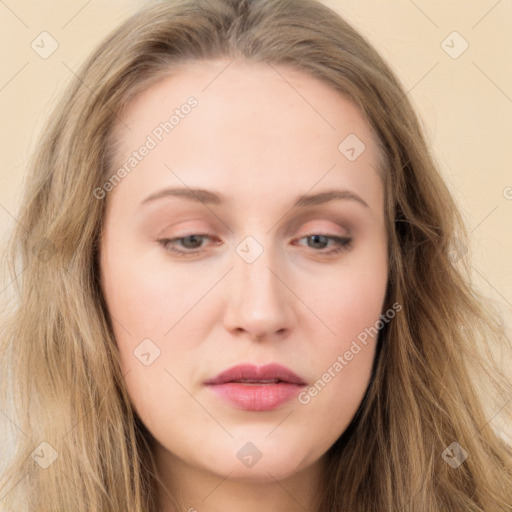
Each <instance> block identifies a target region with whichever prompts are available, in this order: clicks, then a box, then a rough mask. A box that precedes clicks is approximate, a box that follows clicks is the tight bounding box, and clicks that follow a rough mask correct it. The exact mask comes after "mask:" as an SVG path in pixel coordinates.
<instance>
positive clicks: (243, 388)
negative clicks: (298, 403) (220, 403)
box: [208, 382, 303, 411]
mask: <svg viewBox="0 0 512 512" xmlns="http://www.w3.org/2000/svg"><path fill="white" fill-rule="evenodd" d="M208 387H209V388H210V389H211V390H212V391H214V392H215V393H217V394H218V395H220V396H221V397H222V398H223V399H224V400H226V401H227V402H228V403H229V404H231V405H233V406H234V407H236V408H238V409H243V410H246V411H272V410H273V409H277V408H278V407H280V406H281V405H283V404H285V403H286V402H289V401H290V400H291V399H292V398H294V397H295V396H297V394H298V393H299V391H300V389H301V388H302V387H303V386H301V385H297V384H290V383H288V382H280V383H279V384H261V385H260V384H242V383H239V382H227V383H226V384H211V385H209V386H208Z"/></svg>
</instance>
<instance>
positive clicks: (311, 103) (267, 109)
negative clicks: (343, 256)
mask: <svg viewBox="0 0 512 512" xmlns="http://www.w3.org/2000/svg"><path fill="white" fill-rule="evenodd" d="M191 98H193V99H194V101H195V106H194V107H193V108H190V106H187V104H188V105H190V104H191V102H190V101H189V100H190V99H191ZM184 106H187V108H184ZM120 118H121V119H122V121H123V122H122V123H118V124H117V126H116V130H115V137H114V138H115V140H116V141H117V144H118V147H117V151H116V155H115V163H114V166H113V169H112V171H113V172H115V170H116V168H118V167H120V166H122V165H123V164H125V163H126V162H127V161H128V159H130V157H131V155H133V153H134V152H136V151H137V150H138V149H139V148H141V147H142V146H144V145H145V144H146V143H147V142H148V140H151V141H152V143H151V146H154V147H152V149H151V151H149V152H147V153H148V154H147V155H146V156H145V157H144V158H143V159H141V161H139V162H137V163H136V166H135V167H136V168H134V172H131V175H130V181H132V182H133V184H134V185H135V182H136V181H138V182H139V183H138V186H137V187H138V188H139V189H140V190H142V189H144V192H147V193H150V192H152V188H153V189H154V187H155V186H156V185H157V183H158V181H166V180H167V181H168V180H169V179H170V178H171V179H174V180H175V181H176V177H175V176H174V177H173V176H172V175H171V173H170V170H175V171H176V173H177V174H181V175H182V176H185V177H186V180H187V183H189V184H190V185H195V184H198V185H201V186H204V187H205V188H208V187H209V186H210V187H211V188H217V189H218V188H219V185H220V186H221V187H222V186H224V185H226V186H231V187H235V188H236V183H235V181H237V180H238V181H239V182H240V183H239V184H240V186H241V187H242V188H243V189H244V190H250V188H251V186H254V187H255V190H256V189H257V187H258V184H259V183H261V184H262V186H263V184H264V185H265V186H268V184H269V183H271V182H276V183H279V186H280V187H283V185H286V183H287V180H288V179H293V182H294V183H295V184H297V190H298V191H300V190H301V188H302V189H304V190H303V191H304V192H306V190H307V189H309V188H311V186H313V185H314V182H315V181H318V180H322V185H325V186H328V185H334V186H335V185H340V181H339V176H340V175H341V176H343V181H344V183H343V184H344V185H346V186H348V187H350V186H351V185H352V186H355V184H356V183H357V182H359V188H360V189H361V187H362V188H368V187H369V186H370V184H371V183H373V185H372V186H374V185H375V183H374V182H375V178H376V177H378V176H379V174H380V173H381V169H380V165H379V162H380V155H379V152H378V144H377V139H376V137H375V135H374V133H373V130H372V129H371V126H370V124H369V123H368V122H367V121H366V119H365V118H364V116H363V115H362V113H361V112H360V110H359V109H358V108H357V107H356V106H355V105H354V104H353V103H352V102H351V101H350V100H349V99H348V98H347V97H345V96H344V95H343V94H341V93H340V92H339V91H337V90H336V89H334V87H332V86H330V85H329V84H327V83H325V82H323V81H320V80H318V79H317V78H315V77H313V76H310V75H309V74H307V73H305V72H303V71H301V70H298V69H296V68H293V67H290V66H283V65H279V66H278V65H274V64H269V63H254V62H248V61H229V60H211V61H210V60H209V61H192V62H187V63H183V64H182V65H180V67H179V68H178V69H176V70H174V71H173V72H172V74H169V75H168V76H166V77H164V78H162V79H160V80H159V81H157V82H156V83H154V84H153V85H152V86H150V87H149V88H147V89H146V90H144V91H143V92H141V93H139V94H138V95H136V96H135V97H134V98H132V100H131V101H130V102H129V103H128V105H127V107H126V108H125V110H124V111H123V112H122V113H121V114H120ZM354 153H355V156H356V159H354ZM333 167H334V169H335V172H328V171H329V169H331V168H333ZM361 171H364V172H361ZM176 173H175V174H176ZM324 175H325V178H322V176H324ZM157 176H159V178H157ZM181 185H183V183H181ZM146 195H147V194H146Z"/></svg>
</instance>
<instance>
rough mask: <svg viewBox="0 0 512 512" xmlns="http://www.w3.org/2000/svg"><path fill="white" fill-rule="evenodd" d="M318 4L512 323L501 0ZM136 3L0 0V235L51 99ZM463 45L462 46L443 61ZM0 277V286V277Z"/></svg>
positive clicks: (508, 15)
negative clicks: (376, 60) (426, 170)
mask: <svg viewBox="0 0 512 512" xmlns="http://www.w3.org/2000/svg"><path fill="white" fill-rule="evenodd" d="M324 2H325V3H326V4H327V5H329V6H331V7H333V8H334V9H336V10H337V11H339V12H340V13H341V14H342V15H344V16H345V18H346V19H347V20H348V21H350V22H351V23H352V24H353V25H354V26H355V27H356V28H358V29H359V30H360V31H361V32H362V33H363V34H365V35H366V36H367V37H368V38H369V40H370V41H371V42H372V43H373V44H374V45H375V46H376V47H377V49H378V50H379V51H380V52H381V54H382V55H383V56H384V57H385V58H386V59H387V61H388V62H389V63H390V65H391V66H392V67H393V69H394V70H395V71H396V72H397V74H398V75H399V77H400V79H401V80H402V82H403V84H404V86H405V88H406V90H407V91H408V95H409V97H410V98H411V99H412V100H413V102H414V104H415V105H416V108H417V110H418V111H419V114H420V116H421V118H422V119H423V122H424V126H425V131H426V134H427V137H428V139H429V140H430V141H431V145H432V147H433V150H434V152H435V154H436V156H437V159H438V161H439V163H440V166H441V170H442V172H443V174H444V176H445V178H446V180H447V182H448V185H449V187H450V189H451V190H452V192H453V194H454V195H455V196H456V198H457V200H458V202H459V204H460V207H461V209H462V211H463V214H464V216H465V218H466V222H467V225H468V227H469V230H470V231H471V243H472V246H471V248H470V250H471V251H472V253H473V256H474V264H473V275H474V279H475V282H476V283H477V284H478V286H479V287H480V289H481V290H482V291H484V293H486V294H487V295H488V296H490V297H492V298H494V299H496V300H497V301H499V303H500V304H501V305H502V306H503V309H504V311H505V314H506V316H507V319H508V320H510V319H512V270H511V255H512V165H511V164H512V152H511V151H510V146H511V143H512V68H511V66H510V62H512V55H511V54H512V31H511V30H510V27H511V26H512V3H511V2H507V1H496V0H478V1H477V0H457V1H455V0H450V1H443V2H440V1H437V0H436V1H434V0H423V1H422V0H415V1H412V0H390V1H386V2H383V1H376V0H373V1H368V0H366V1H363V0H352V1H350V0H324ZM143 3H144V2H143V1H142V0H138V1H136V0H109V1H106V0H89V1H87V0H66V1H64V0H62V1H56V0H53V1H45V2H41V1H36V0H34V1H25V0H17V1H16V0H1V1H0V40H1V47H2V66H1V67H0V111H1V119H2V121H3V122H2V123H1V134H0V147H1V151H2V166H1V168H0V237H1V239H2V240H3V239H4V237H5V235H6V232H7V230H8V229H9V228H10V227H11V225H12V224H13V223H15V222H16V216H17V213H16V212H17V208H18V202H19V198H20V192H21V185H22V179H23V176H24V169H25V165H26V161H27V156H28V155H29V152H30V151H31V149H32V148H33V145H34V143H35V141H36V138H37V135H38V133H39V130H40V127H41V123H42V122H43V120H44V119H45V118H46V116H47V115H48V114H49V112H50V110H51V107H52V105H53V103H54V101H55V99H56V98H57V97H58V96H59V94H60V92H61V91H62V89H63V88H64V86H65V85H66V84H67V83H68V81H70V80H71V79H73V71H74V70H76V69H77V68H78V66H79V64H80V63H81V62H82V61H83V60H84V59H85V57H86V56H87V55H88V54H89V52H90V51H91V50H92V49H93V48H94V47H95V45H96V44H97V43H98V42H99V41H100V40H101V38H102V37H103V36H104V35H106V34H107V33H108V32H109V31H110V30H111V29H112V28H113V27H114V26H116V25H117V24H118V23H119V22H121V21H122V20H123V19H125V18H126V17H128V16H129V15H130V14H131V13H132V12H134V11H135V10H136V9H137V8H138V7H139V6H141V5H143ZM454 31H456V32H458V34H460V35H455V36H453V35H450V34H452V33H453V32H454ZM42 32H48V33H49V34H50V35H51V37H52V38H54V39H55V40H56V42H57V43H58V48H57V49H56V50H55V51H54V53H52V54H51V55H50V56H49V57H47V58H45V59H43V58H42V57H41V56H40V55H39V54H38V53H36V51H34V49H33V48H32V47H31V45H32V44H40V45H42V44H43V43H41V42H40V41H41V38H42V37H44V38H46V39H45V41H46V43H45V48H46V49H48V48H50V42H49V41H50V40H49V39H48V37H49V36H41V35H40V34H41V33H42ZM33 41H35V43H33ZM443 41H445V42H444V43H443ZM465 41H466V42H467V44H468V45H469V46H468V48H467V50H466V51H464V52H463V53H462V54H461V55H460V56H458V57H457V58H452V56H456V54H457V53H459V52H460V50H462V49H463V48H464V46H465ZM445 49H446V50H447V51H448V52H451V53H452V56H450V55H449V54H448V53H447V52H446V51H445ZM41 51H42V50H41ZM3 247H4V245H2V248H3ZM0 285H1V287H0V291H1V290H4V288H5V286H8V282H7V281H6V280H5V276H1V281H0ZM5 291H6V292H8V290H5ZM0 300H1V295H0Z"/></svg>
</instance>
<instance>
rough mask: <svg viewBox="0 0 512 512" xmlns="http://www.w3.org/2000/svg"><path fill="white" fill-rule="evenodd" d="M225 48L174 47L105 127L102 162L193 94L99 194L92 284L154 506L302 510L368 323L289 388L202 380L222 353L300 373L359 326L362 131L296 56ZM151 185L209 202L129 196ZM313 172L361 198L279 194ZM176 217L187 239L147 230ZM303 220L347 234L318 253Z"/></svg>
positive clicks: (364, 287) (312, 184) (342, 409)
mask: <svg viewBox="0 0 512 512" xmlns="http://www.w3.org/2000/svg"><path fill="white" fill-rule="evenodd" d="M227 64H229V61H224V60H218V61H206V62H203V61H201V62H194V63H187V64H186V65H183V66H182V68H181V69H180V71H179V73H176V74H174V75H172V76H170V77H166V78H165V79H163V80H161V81H160V82H158V83H157V84H155V85H153V86H151V87H150V88H149V89H147V90H146V91H144V92H142V93H141V94H139V95H137V96H136V97H135V98H134V99H132V100H131V102H130V103H129V104H128V106H127V108H126V109H125V111H124V112H123V113H122V115H121V119H122V121H123V122H124V123H125V124H126V125H127V126H128V127H129V128H130V130H128V129H126V128H125V127H124V126H123V125H122V123H119V125H118V127H117V130H116V134H117V138H118V142H119V143H120V146H119V150H118V152H117V157H116V163H117V164H119V165H120V166H121V165H123V163H124V162H125V161H126V160H127V158H129V156H130V155H131V154H132V152H133V151H134V150H136V149H137V148H139V147H140V146H141V145H142V144H144V141H145V140H146V137H147V136H148V134H151V133H152V130H154V128H155V126H157V125H158V124H159V123H160V122H162V121H163V120H165V119H168V117H169V114H168V113H170V112H172V111H173V110H174V109H176V108H179V107H180V106H181V105H182V104H183V103H185V102H186V100H187V98H189V97H190V96H194V97H195V98H196V99H197V101H198V105H197V107H196V108H194V109H193V110H192V111H191V113H190V114H189V115H188V116H186V117H184V118H183V119H180V124H179V125H178V126H176V127H175V128H174V130H173V131H172V132H170V133H169V134H167V135H166V137H165V138H164V139H163V140H162V141H161V142H160V143H159V144H158V145H157V147H155V148H154V149H152V150H151V151H150V152H149V154H148V155H147V156H145V157H144V158H143V159H142V160H141V161H140V162H139V163H138V164H137V166H136V168H135V169H134V170H133V171H132V172H131V173H130V174H129V175H128V176H127V177H125V178H124V179H123V180H122V181H121V182H120V183H119V184H118V185H117V186H116V187H115V188H114V189H113V190H112V191H110V192H109V193H108V195H107V197H106V198H104V199H103V200H107V201H108V203H107V211H106V217H105V224H104V230H103V236H102V243H101V260H100V265H101V279H102V288H103V292H104V295H105V299H106V302H107V306H108V309H109V312H110V314H111V316H112V321H113V327H114V331H115V336H116V342H117V345H118V347H119V354H120V359H121V364H122V368H123V373H124V374H126V376H125V382H126V386H127V389H128V392H129V395H130V397H131V400H132V402H133V405H134V408H135V410H136V412H137V414H138V415H139V416H140V418H141V419H142V421H143V423H144V424H145V425H146V427H147V428H148V430H149V431H150V433H151V434H152V436H153V437H154V438H155V456H156V460H157V464H158V469H159V474H160V476H161V479H162V482H163V485H162V487H161V488H160V489H159V494H158V496H159V503H160V511H161V512H171V511H173V509H172V508H171V505H170V503H169V501H168V498H167V494H169V495H171V494H174V495H175V496H177V497H178V498H179V499H180V500H181V502H182V504H183V509H184V510H190V509H192V510H193V509H196V510H198V511H199V512H210V511H220V510H222V511H223V512H229V511H239V510H244V511H246V512H251V511H253V510H254V511H256V510H258V511H261V510H273V511H285V510H286V511H294V510H302V511H303V510H313V509H314V506H315V503H316V496H315V492H316V491H317V490H318V489H319V485H320V478H319V477H320V470H321V467H322V463H323V462H324V455H325V453H326V451H327V450H328V449H329V447H331V446H332V444H333V443H334V442H335V441H336V439H338V438H339V436H340V435H341V434H342V433H343V432H344V431H345V429H346V427H347V426H348V424H349V423H350V421H351V419H352V418H353V416H354V414H355V412H356V410H357V408H358V406H359V404H360V402H361V400H362V398H363V395H364V392H365V390H366V388H367V386H368V383H369V379H370V375H371V367H372V362H373V359H374V355H375V345H376V342H377V338H376V337H374V338H371V337H370V338H369V340H368V343H367V345H366V346H362V350H361V351H360V352H359V353H357V355H355V356H354V357H353V359H352V360H351V361H349V362H348V364H347V365H346V366H344V368H343V370H342V371H340V372H338V373H335V377H333V378H331V380H330V382H329V383H328V384H327V385H326V386H325V387H324V388H323V389H322V390H321V392H318V393H317V395H316V396H314V397H312V398H311V400H310V401H309V403H307V404H306V405H304V404H302V403H300V402H299V401H298V400H297V399H292V400H291V401H290V402H287V403H286V404H284V405H282V406H280V407H279V408H278V409H276V410H274V411H265V412H254V411H243V410H239V409H235V408H234V407H232V406H230V405H229V404H227V403H226V402H225V401H223V400H222V399H221V398H219V397H218V396H217V395H216V394H214V393H212V392H211V390H209V389H208V388H206V387H205V386H203V382H204V381H205V380H206V379H208V378H212V377H214V376H215V375H217V374H218V373H220V372H221V371H223V370H225V369H227V368H229V367H231V366H233V365H235V364H238V363H254V364H258V365H261V364H266V363H270V362H277V363H280V364H282V365H284V366H287V367H288V368H290V369H292V370H293V371H294V372H295V373H297V374H298V375H299V376H301V377H302V378H303V379H304V380H305V381H306V382H307V384H308V385H310V386H312V385H313V384H314V383H315V382H316V381H317V380H318V379H320V378H322V375H323V374H325V372H327V371H328V369H329V368H332V367H333V364H334V363H335V362H336V361H337V358H338V356H342V355H343V354H344V353H345V352H346V351H347V350H348V349H349V348H350V346H351V343H352V342H353V340H355V339H356V337H357V336H358V334H360V333H361V332H362V331H364V329H365V328H368V327H370V326H373V325H375V323H376V322H377V320H378V319H379V315H380V314H381V313H383V306H384V298H385V291H386V285H387V279H388V261H387V237H386V230H385V222H384V192H383V187H382V182H381V178H380V176H379V174H378V171H379V169H378V162H379V155H378V152H377V149H376V148H377V144H376V138H375V136H374V134H373V132H372V130H371V128H370V125H369V123H368V122H367V121H366V120H365V119H364V117H363V116H362V114H361V113H360V112H359V110H358V109H357V108H356V107H355V106H354V105H353V104H352V103H351V102H350V101H349V100H347V99H346V98H345V97H344V96H342V95H341V94H340V93H339V92H337V91H336V90H334V89H333V88H331V87H330V86H329V85H326V84H325V83H323V82H321V81H319V80H317V79H315V78H313V77H311V76H309V75H308V74H305V73H304V72H302V71H299V70H296V69H294V68H291V67H288V66H270V65H267V64H262V63H248V62H233V63H231V65H230V66H229V67H227V68H226V66H227ZM352 133H353V134H356V135H357V137H358V138H359V139H360V140H361V141H363V143H364V144H365V146H366V149H365V150H364V151H363V152H362V154H361V155H360V156H359V157H358V158H357V159H355V160H354V161H349V160H348V159H347V158H346V157H345V156H344V154H342V152H340V150H339V149H338V146H339V145H340V143H341V142H342V141H343V140H344V139H345V138H346V137H347V136H348V135H349V134H352ZM166 187H185V188H186V187H190V188H196V187H197V188H203V189H208V190H212V191H216V192H218V193H221V194H223V195H225V196H226V202H225V203H223V204H221V205H216V204H205V203H203V202H194V201H191V200H187V199H185V198H177V197H165V198H161V199H158V200H154V201H150V202H148V203H146V204H144V205H141V202H142V201H143V200H144V199H145V198H146V197H147V196H149V195H151V194H154V193H155V192H158V191H160V190H161V189H163V188H166ZM329 189H337V190H340V189H348V190H350V191H352V192H353V193H354V194H357V195H358V196H359V197H360V198H362V199H363V200H364V201H365V202H366V203H367V205H368V207H366V206H364V205H363V204H361V203H360V202H358V201H355V200H348V199H344V200H333V201H329V202H326V203H324V204H320V205H316V206H309V207H305V208H298V207H295V208H294V207H293V204H294V201H295V200H296V199H297V198H298V197H300V196H302V195H304V194H313V193H317V192H322V191H325V190H329ZM191 234H198V235H200V234H206V235H208V236H207V237H203V238H199V240H198V241H197V240H196V242H197V244H196V245H195V246H194V245H193V243H191V242H190V239H185V240H181V242H180V241H178V242H174V245H172V246H173V247H174V248H175V249H177V250H181V251H189V252H193V251H194V250H195V251H198V252H197V254H195V255H192V256H185V257H179V256H176V255H174V254H173V253H171V252H169V251H168V250H166V248H165V247H164V246H163V245H162V244H161V243H159V242H158V240H159V239H164V238H167V239H172V238H179V237H186V236H188V235H191ZM314 234H327V235H329V236H334V237H336V236H338V237H348V236H350V237H351V238H352V240H353V242H352V245H350V246H348V247H345V248H343V247H341V249H342V251H341V252H340V253H338V254H333V255H326V253H327V252H328V251H330V250H332V249H335V248H337V247H340V246H338V245H337V243H336V242H335V240H334V239H320V241H319V242H318V241H317V243H316V244H315V240H314V239H311V238H309V237H310V236H311V235H314ZM247 236H251V237H253V238H254V239H255V240H256V241H257V243H258V244H259V246H260V247H261V249H262V251H263V252H262V253H261V254H260V255H259V257H257V258H256V259H255V261H253V262H252V263H248V262H247V261H246V260H245V259H244V258H242V257H241V256H240V254H239V253H238V252H237V250H236V249H237V247H238V246H239V244H240V243H241V242H242V241H243V240H244V239H245V238H246V237H247ZM187 242H188V244H187ZM194 247H196V248H195V249H194ZM241 247H244V244H242V246H241ZM254 247H255V246H254V245H253V246H250V248H249V252H250V253H251V254H256V253H255V252H254V251H255V248H254ZM256 247H257V246H256ZM148 338H149V339H150V340H151V343H153V344H154V345H143V347H146V353H147V352H148V351H149V352H150V354H153V355H154V354H155V353H156V352H155V351H156V350H157V349H155V348H154V346H157V347H158V349H159V350H160V353H159V357H157V358H156V359H155V360H154V361H153V362H152V363H151V364H149V365H147V366H146V365H145V364H143V363H142V362H141V361H140V360H139V358H137V357H136V356H135V355H134V351H136V352H137V347H138V346H139V345H140V344H141V342H142V341H143V340H144V339H148ZM146 343H148V342H146ZM148 347H150V348H148ZM139 352H140V350H139ZM149 357H150V358H151V357H153V356H149ZM146 360H148V356H146ZM331 373H332V371H331ZM248 442H251V443H253V444H254V445H255V446H256V447H257V449H258V450H259V452H260V453H261V454H262V457H261V459H260V460H259V461H258V462H257V463H256V464H254V465H253V466H252V467H247V466H246V465H244V464H243V463H242V462H241V461H240V460H239V458H238V457H237V453H238V452H239V450H240V449H241V448H242V447H243V446H244V445H246V443H248Z"/></svg>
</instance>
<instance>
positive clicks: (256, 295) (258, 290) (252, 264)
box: [225, 235, 291, 337]
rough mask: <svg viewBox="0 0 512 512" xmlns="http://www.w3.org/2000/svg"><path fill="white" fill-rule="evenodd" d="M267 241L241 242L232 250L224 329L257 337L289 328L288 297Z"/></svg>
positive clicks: (250, 239)
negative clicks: (231, 270) (231, 268)
mask: <svg viewBox="0 0 512 512" xmlns="http://www.w3.org/2000/svg"><path fill="white" fill-rule="evenodd" d="M263 238H264V239H263ZM270 240H271V237H269V236H267V237H263V236H261V235H260V236H259V237H258V238H256V236H247V237H246V238H244V239H243V240H242V242H240V243H239V244H238V246H237V247H236V248H235V252H236V254H234V263H233V266H234V269H233V272H232V273H231V279H232V288H231V287H230V288H231V293H230V294H229V295H230V296H229V297H228V302H229V304H228V308H227V313H226V318H225V321H226V324H227V327H228V328H230V329H243V330H245V331H248V332H249V333H251V334H252V335H253V336H256V337H263V336H266V335H272V334H274V333H276V332H278V331H282V330H283V329H288V328H289V327H290V320H291V310H290V308H291V305H290V302H289V299H290V297H289V295H290V293H289V291H288V290H287V289H286V286H285V285H284V284H283V282H281V279H282V277H281V278H280V276H279V274H280V272H281V271H280V267H279V265H277V261H276V258H275V257H274V254H275V251H274V249H273V248H272V247H269V244H270ZM278 276H279V277H278Z"/></svg>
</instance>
